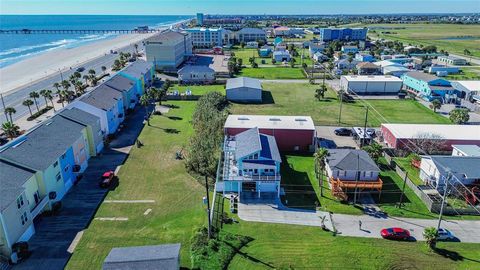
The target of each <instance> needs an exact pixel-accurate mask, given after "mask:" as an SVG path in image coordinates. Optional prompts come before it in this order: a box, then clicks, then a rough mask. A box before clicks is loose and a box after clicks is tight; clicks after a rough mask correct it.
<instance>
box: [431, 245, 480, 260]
mask: <svg viewBox="0 0 480 270" xmlns="http://www.w3.org/2000/svg"><path fill="white" fill-rule="evenodd" d="M433 251H434V252H435V253H437V254H438V255H440V256H442V257H444V258H448V259H450V260H452V261H463V259H466V258H464V257H463V256H462V255H460V254H459V253H458V252H456V251H453V250H448V249H444V248H435V249H433ZM468 260H469V261H473V262H477V263H480V261H479V260H473V259H468Z"/></svg>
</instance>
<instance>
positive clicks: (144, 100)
mask: <svg viewBox="0 0 480 270" xmlns="http://www.w3.org/2000/svg"><path fill="white" fill-rule="evenodd" d="M140 105H142V106H143V107H144V108H145V119H146V120H147V124H148V125H149V126H150V116H149V115H148V106H149V105H150V98H149V97H148V95H143V96H142V97H141V98H140Z"/></svg>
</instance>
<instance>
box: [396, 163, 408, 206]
mask: <svg viewBox="0 0 480 270" xmlns="http://www.w3.org/2000/svg"><path fill="white" fill-rule="evenodd" d="M407 178H408V172H406V173H405V178H404V179H403V187H402V194H400V202H399V203H398V208H402V201H403V196H404V195H405V185H406V184H407Z"/></svg>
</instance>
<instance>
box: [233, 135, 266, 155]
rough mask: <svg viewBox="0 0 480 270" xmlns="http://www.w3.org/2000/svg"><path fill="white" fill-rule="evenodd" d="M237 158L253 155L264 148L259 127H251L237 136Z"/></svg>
mask: <svg viewBox="0 0 480 270" xmlns="http://www.w3.org/2000/svg"><path fill="white" fill-rule="evenodd" d="M235 142H236V150H235V159H237V160H238V159H240V158H242V157H245V156H248V155H251V154H253V153H255V152H258V151H261V150H262V145H261V143H260V136H259V132H258V128H256V127H255V128H251V129H248V130H245V131H244V132H241V133H239V134H237V135H236V136H235Z"/></svg>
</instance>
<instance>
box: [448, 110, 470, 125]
mask: <svg viewBox="0 0 480 270" xmlns="http://www.w3.org/2000/svg"><path fill="white" fill-rule="evenodd" d="M449 115H450V120H451V121H452V122H453V123H455V124H465V123H467V122H468V120H470V115H469V114H468V109H453V110H451V111H450V113H449Z"/></svg>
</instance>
